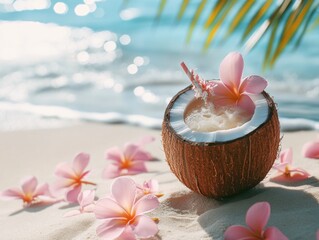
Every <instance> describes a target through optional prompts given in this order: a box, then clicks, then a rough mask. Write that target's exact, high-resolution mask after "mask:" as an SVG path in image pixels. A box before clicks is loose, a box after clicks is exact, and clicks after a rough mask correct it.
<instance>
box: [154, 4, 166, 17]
mask: <svg viewBox="0 0 319 240" xmlns="http://www.w3.org/2000/svg"><path fill="white" fill-rule="evenodd" d="M166 2H167V0H161V2H160V4H159V7H158V10H157V14H156V18H155V19H156V20H158V19H160V18H161V16H162V13H163V11H164V8H165V6H166Z"/></svg>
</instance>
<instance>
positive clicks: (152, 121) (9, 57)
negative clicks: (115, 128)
mask: <svg viewBox="0 0 319 240" xmlns="http://www.w3.org/2000/svg"><path fill="white" fill-rule="evenodd" d="M180 2H181V1H168V5H167V6H166V8H165V9H164V12H163V15H162V17H161V19H160V20H157V21H155V16H156V11H157V7H158V4H159V1H158V0H156V1H147V0H144V1H142V0H135V1H124V0H123V1H120V0H105V1H103V0H98V1H97V0H85V1H64V2H63V1H50V0H0V129H1V130H19V129H27V128H34V127H36V128H37V127H50V126H57V125H59V123H60V122H61V120H60V119H62V120H65V119H72V120H85V121H95V122H124V123H130V124H135V125H141V126H145V127H152V128H160V126H161V122H162V118H163V114H164V110H165V108H166V105H167V103H168V102H169V101H170V99H171V98H172V96H174V95H175V94H176V93H177V92H178V91H179V90H181V89H183V88H184V87H186V86H188V85H189V81H188V79H187V77H186V76H185V75H184V73H183V72H182V70H181V69H180V66H179V63H180V62H181V61H185V62H186V63H187V64H188V65H189V66H190V67H192V68H194V69H197V71H198V72H199V73H200V74H201V75H202V76H203V77H204V78H205V79H216V78H219V75H218V68H219V63H220V61H221V60H222V59H223V57H224V56H225V55H227V53H228V52H230V51H240V52H243V49H242V47H241V46H240V45H239V44H238V38H239V36H240V35H239V33H235V34H234V36H232V37H231V38H229V39H227V41H222V36H223V34H222V33H223V31H225V29H222V30H221V34H220V37H218V38H220V39H219V41H217V42H216V43H214V44H213V45H212V46H211V48H210V49H209V51H208V52H207V53H204V54H203V53H202V51H201V50H202V46H203V42H204V39H205V36H206V33H205V32H204V31H203V30H202V28H201V27H197V28H196V29H195V31H194V35H193V38H192V40H191V42H190V43H189V44H186V43H185V39H186V34H187V29H188V25H189V22H190V21H191V16H192V13H193V11H194V10H195V9H196V6H197V4H198V2H199V1H196V0H194V1H191V6H190V7H189V8H188V9H187V11H186V13H185V16H184V18H183V19H182V21H181V22H176V13H177V9H178V8H179V5H180ZM207 10H208V9H207ZM318 42H319V28H316V29H314V30H312V31H311V32H309V33H307V35H306V36H305V37H304V39H303V42H302V44H301V46H300V48H298V49H297V50H296V51H293V49H292V48H289V49H287V50H286V51H285V53H284V54H283V55H282V56H281V57H280V58H279V60H278V63H277V64H276V66H275V67H274V68H273V69H271V70H268V71H266V72H263V71H262V68H261V66H262V59H263V56H264V49H265V47H266V45H265V44H266V43H265V41H263V42H261V43H260V44H259V45H258V46H257V47H256V48H255V49H254V50H253V51H252V52H251V53H248V54H247V53H244V52H243V55H244V59H245V69H244V75H245V76H247V75H251V74H255V75H261V76H263V77H265V78H266V79H267V80H268V81H269V86H268V87H267V89H266V90H267V91H268V92H269V93H270V94H271V95H272V96H273V97H274V99H275V101H276V103H277V104H278V109H279V115H280V121H281V127H282V129H283V130H298V129H317V130H319V44H318Z"/></svg>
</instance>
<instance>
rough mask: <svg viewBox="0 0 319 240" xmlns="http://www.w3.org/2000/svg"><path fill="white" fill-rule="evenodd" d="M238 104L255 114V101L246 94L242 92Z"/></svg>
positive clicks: (249, 112)
mask: <svg viewBox="0 0 319 240" xmlns="http://www.w3.org/2000/svg"><path fill="white" fill-rule="evenodd" d="M237 106H238V107H240V108H242V109H243V110H245V111H246V112H247V113H248V114H250V115H253V113H254V111H255V108H256V106H255V103H254V102H253V100H251V98H250V97H249V96H248V95H246V94H241V95H240V97H239V100H238V102H237Z"/></svg>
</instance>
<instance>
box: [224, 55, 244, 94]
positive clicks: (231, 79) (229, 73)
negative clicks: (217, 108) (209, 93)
mask: <svg viewBox="0 0 319 240" xmlns="http://www.w3.org/2000/svg"><path fill="white" fill-rule="evenodd" d="M243 69H244V60H243V57H242V56H241V54H240V53H237V52H231V53H229V54H228V55H227V56H226V57H225V58H224V59H223V61H222V62H221V64H220V66H219V76H220V79H221V80H222V81H223V83H224V84H225V85H226V86H228V87H230V88H231V89H232V88H236V89H239V85H240V81H241V76H242V73H243Z"/></svg>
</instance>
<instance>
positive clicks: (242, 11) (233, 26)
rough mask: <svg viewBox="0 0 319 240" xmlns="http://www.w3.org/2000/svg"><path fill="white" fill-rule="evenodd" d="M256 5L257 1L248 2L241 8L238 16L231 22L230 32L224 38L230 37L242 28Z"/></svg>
mask: <svg viewBox="0 0 319 240" xmlns="http://www.w3.org/2000/svg"><path fill="white" fill-rule="evenodd" d="M254 4H255V0H251V1H246V2H244V4H243V5H242V6H241V7H240V11H239V12H238V13H237V14H236V17H235V18H234V20H233V21H232V22H231V24H230V26H229V28H228V31H227V33H226V35H225V37H224V38H226V37H228V36H229V35H230V34H231V33H233V32H234V31H236V29H237V28H238V27H239V26H240V24H241V23H242V22H243V21H244V19H245V17H246V16H247V14H248V13H249V12H250V10H251V9H252V7H253V6H254Z"/></svg>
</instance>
